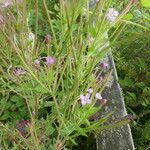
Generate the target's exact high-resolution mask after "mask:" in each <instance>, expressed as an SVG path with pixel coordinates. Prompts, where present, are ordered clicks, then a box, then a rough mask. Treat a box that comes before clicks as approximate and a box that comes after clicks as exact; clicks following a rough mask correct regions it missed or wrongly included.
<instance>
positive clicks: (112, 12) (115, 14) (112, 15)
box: [106, 8, 119, 22]
mask: <svg viewBox="0 0 150 150" xmlns="http://www.w3.org/2000/svg"><path fill="white" fill-rule="evenodd" d="M118 16H119V12H118V11H116V10H115V9H114V8H109V9H108V13H107V15H106V18H107V19H108V20H109V21H111V22H113V21H115V20H116V18H117V17H118Z"/></svg>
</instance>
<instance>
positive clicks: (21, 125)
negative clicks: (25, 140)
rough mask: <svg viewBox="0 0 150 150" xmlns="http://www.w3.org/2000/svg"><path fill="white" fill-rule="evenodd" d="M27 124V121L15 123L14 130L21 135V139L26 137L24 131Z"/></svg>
mask: <svg viewBox="0 0 150 150" xmlns="http://www.w3.org/2000/svg"><path fill="white" fill-rule="evenodd" d="M28 124H29V120H24V119H22V120H20V121H18V122H17V123H16V128H17V129H18V131H19V132H20V133H21V135H22V136H23V137H26V135H27V131H26V126H27V125H28Z"/></svg>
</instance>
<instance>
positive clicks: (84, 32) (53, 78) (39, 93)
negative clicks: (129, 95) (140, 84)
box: [0, 0, 146, 150]
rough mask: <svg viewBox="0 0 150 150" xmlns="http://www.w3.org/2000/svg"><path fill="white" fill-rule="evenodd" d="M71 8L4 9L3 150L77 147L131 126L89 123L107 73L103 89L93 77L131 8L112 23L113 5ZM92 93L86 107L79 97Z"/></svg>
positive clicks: (78, 2)
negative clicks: (97, 134)
mask: <svg viewBox="0 0 150 150" xmlns="http://www.w3.org/2000/svg"><path fill="white" fill-rule="evenodd" d="M47 2H48V3H47ZM66 2H67V3H65V2H64V1H59V3H56V1H46V0H42V1H40V0H36V1H32V0H28V1H23V4H22V5H17V6H13V7H12V8H8V9H6V11H7V13H6V17H8V16H9V17H10V16H11V19H12V20H11V21H8V23H7V24H5V26H2V27H1V33H0V35H1V36H0V39H1V40H2V42H1V43H4V44H1V45H2V46H1V48H0V54H1V55H0V63H1V66H0V75H1V77H0V81H1V82H0V94H1V95H0V98H1V100H0V102H1V106H0V110H1V114H0V120H1V123H0V128H1V132H0V135H1V137H2V140H1V141H0V142H1V143H0V145H1V147H2V148H4V149H35V150H42V149H44V150H49V149H51V150H60V149H67V147H68V148H71V147H72V145H76V144H77V138H78V137H79V136H80V135H82V136H87V135H88V134H89V133H92V132H93V133H94V132H96V131H103V130H106V129H110V128H116V127H119V126H122V125H124V124H127V123H128V122H129V121H130V120H128V119H126V118H119V119H121V121H118V122H116V121H114V122H113V121H112V122H109V118H110V117H111V116H112V114H113V112H110V113H108V114H106V115H105V116H103V117H102V118H100V119H98V120H94V121H93V120H92V119H90V118H91V117H92V116H93V115H94V114H95V113H97V112H99V111H100V110H101V107H103V105H104V104H103V103H102V101H100V102H101V105H100V106H96V105H95V104H96V101H97V100H98V99H97V98H96V97H95V94H96V93H97V92H98V93H99V92H101V91H102V90H103V89H104V85H105V84H106V83H105V81H106V80H105V78H106V79H108V78H109V73H108V75H107V74H106V76H104V80H103V82H99V81H98V77H97V75H96V73H94V72H95V67H96V66H97V64H98V63H99V61H100V60H101V59H102V58H103V57H104V55H105V54H107V53H108V52H109V48H110V46H109V45H108V44H107V43H108V38H107V37H106V33H107V32H108V31H109V30H110V29H111V28H112V27H113V26H115V25H116V24H117V23H118V24H119V28H118V29H117V30H115V31H114V33H113V35H114V36H113V38H114V39H117V38H116V36H115V35H117V36H118V32H119V33H121V31H122V30H121V29H122V27H123V26H124V23H123V22H122V18H123V17H125V14H126V13H127V12H128V11H129V8H130V7H131V6H132V4H131V3H129V4H128V9H124V10H123V11H122V13H121V15H120V17H118V18H115V20H114V22H111V20H109V19H107V17H106V15H107V11H108V9H109V7H110V3H111V0H110V1H101V2H99V3H98V4H97V6H96V7H94V8H89V1H87V0H74V1H72V0H68V1H66ZM34 3H35V5H33V4H34ZM99 9H100V10H102V11H101V13H100V14H99ZM128 17H129V16H128ZM128 17H127V18H128ZM130 18H131V17H130ZM93 20H96V21H95V22H94V23H93ZM31 31H32V32H31ZM47 33H50V35H47ZM46 35H47V36H46ZM45 36H46V38H43V37H45ZM91 39H92V40H91ZM113 42H115V40H113ZM141 64H143V63H142V62H141ZM99 71H100V73H103V72H105V71H104V70H103V69H102V68H100V69H99ZM89 88H92V89H93V92H92V93H90V97H89V98H88V101H89V100H90V102H87V100H86V104H85V105H84V104H83V103H82V99H81V96H83V95H84V96H85V95H87V94H89V93H88V89H89ZM145 93H146V90H145ZM99 94H100V93H99ZM87 96H88V95H87ZM87 96H86V99H87ZM133 97H134V96H133ZM84 98H85V97H84ZM84 101H85V99H84ZM106 123H107V125H106ZM70 143H71V144H70Z"/></svg>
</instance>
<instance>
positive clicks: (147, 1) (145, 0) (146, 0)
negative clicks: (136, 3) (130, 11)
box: [141, 0, 150, 8]
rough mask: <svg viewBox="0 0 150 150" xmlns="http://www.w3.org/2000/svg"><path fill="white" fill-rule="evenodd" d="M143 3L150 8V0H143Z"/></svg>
mask: <svg viewBox="0 0 150 150" xmlns="http://www.w3.org/2000/svg"><path fill="white" fill-rule="evenodd" d="M141 4H142V5H143V6H144V7H149V8H150V2H149V0H141Z"/></svg>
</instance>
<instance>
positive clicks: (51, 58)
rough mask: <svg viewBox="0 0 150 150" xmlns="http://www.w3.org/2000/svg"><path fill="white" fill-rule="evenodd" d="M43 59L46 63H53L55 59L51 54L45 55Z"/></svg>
mask: <svg viewBox="0 0 150 150" xmlns="http://www.w3.org/2000/svg"><path fill="white" fill-rule="evenodd" d="M45 60H46V64H47V65H53V64H54V63H55V61H56V59H55V57H52V56H47V57H45Z"/></svg>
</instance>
